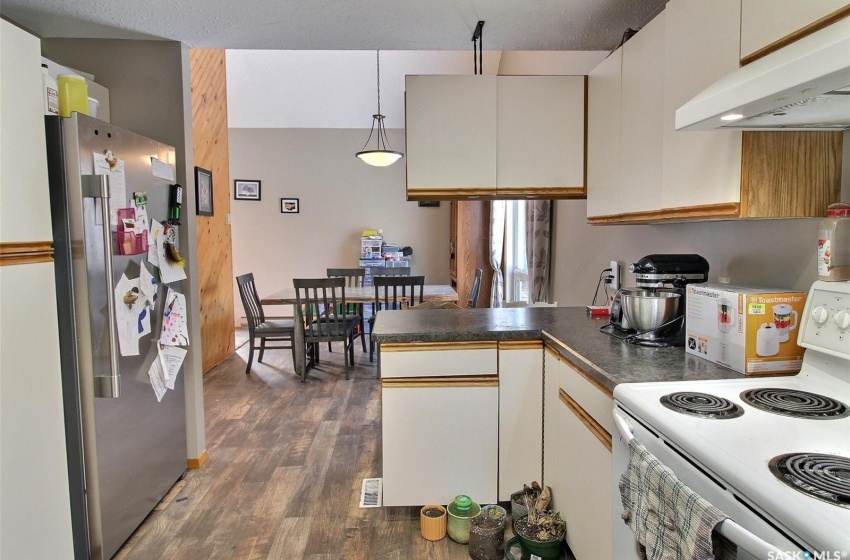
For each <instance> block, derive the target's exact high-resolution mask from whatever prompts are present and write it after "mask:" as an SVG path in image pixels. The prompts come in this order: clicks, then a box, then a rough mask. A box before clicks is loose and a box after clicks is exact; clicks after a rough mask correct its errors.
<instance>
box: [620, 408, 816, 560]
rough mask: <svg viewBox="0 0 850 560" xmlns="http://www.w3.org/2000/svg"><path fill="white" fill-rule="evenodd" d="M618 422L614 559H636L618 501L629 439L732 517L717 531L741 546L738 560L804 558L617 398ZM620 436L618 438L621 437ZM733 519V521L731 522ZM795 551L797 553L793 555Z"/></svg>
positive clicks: (798, 549) (777, 531)
mask: <svg viewBox="0 0 850 560" xmlns="http://www.w3.org/2000/svg"><path fill="white" fill-rule="evenodd" d="M614 424H615V425H616V426H617V431H618V432H619V434H616V435H615V436H614V438H613V453H614V480H613V484H614V492H613V513H614V515H613V524H614V528H613V531H614V533H613V534H614V558H616V559H617V560H636V559H638V558H640V555H639V553H638V551H637V543H636V541H635V535H634V533H633V532H632V531H631V529H629V527H628V525H626V524H625V522H624V521H623V520H622V519H621V518H620V513H621V512H622V511H623V505H622V502H621V501H620V492H619V487H618V483H619V479H620V476H621V475H622V474H623V472H625V470H626V466H627V465H628V461H629V446H628V443H629V441H630V440H631V439H632V438H634V439H636V440H637V441H638V442H640V443H641V444H643V445H644V446H645V447H646V448H647V449H648V450H649V452H650V453H652V454H653V455H655V457H656V458H658V460H659V461H661V463H663V464H664V465H666V466H667V467H668V468H670V470H672V471H673V472H674V473H675V474H676V476H677V477H678V478H679V480H681V481H682V482H683V483H685V485H687V486H688V487H689V488H690V489H691V490H693V491H694V492H696V493H697V494H699V495H700V496H702V497H703V498H704V499H706V500H707V501H708V502H710V503H712V504H713V505H714V506H716V507H717V508H719V509H720V510H721V511H722V512H724V513H725V514H726V515H728V516H729V517H730V519H727V520H726V521H724V522H723V523H721V524H720V526H719V528H718V531H719V532H720V533H721V534H722V535H724V536H725V537H726V538H728V539H729V540H730V541H732V542H733V543H735V544H736V545H738V560H776V559H788V560H790V559H792V558H802V557H803V556H802V555H801V552H802V548H801V547H800V546H798V545H797V544H795V543H794V542H793V541H792V540H791V539H790V537H788V536H787V535H786V534H785V533H784V532H783V531H782V530H781V529H780V528H779V527H777V526H775V525H774V524H773V523H771V522H768V521H767V520H766V519H765V518H764V517H763V516H761V515H760V514H759V513H757V512H756V510H755V509H754V508H751V507H750V506H748V505H747V504H746V503H745V500H742V499H740V498H736V495H735V492H734V490H733V489H731V488H728V487H727V486H726V485H725V484H724V483H723V482H722V481H720V480H719V479H717V478H715V477H713V476H711V475H710V474H708V473H707V472H706V471H705V470H704V469H702V468H701V467H697V466H696V463H695V462H694V461H693V460H692V459H690V458H688V457H686V456H685V455H684V453H682V452H681V451H680V450H677V449H675V448H674V447H672V446H671V445H670V444H668V443H667V442H666V441H664V440H663V439H662V438H661V437H660V436H659V435H658V434H656V433H655V432H654V431H653V430H651V429H649V428H648V427H647V426H646V424H644V423H642V422H641V421H639V420H637V418H636V417H635V416H634V415H632V414H630V413H629V412H628V411H627V410H625V409H624V408H623V407H622V405H620V404H619V403H616V402H615V406H614ZM618 436H619V437H618ZM733 520H734V521H733ZM794 553H797V555H796V556H795V555H794Z"/></svg>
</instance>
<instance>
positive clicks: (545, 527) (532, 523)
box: [505, 488, 567, 560]
mask: <svg viewBox="0 0 850 560" xmlns="http://www.w3.org/2000/svg"><path fill="white" fill-rule="evenodd" d="M547 490H548V488H547ZM545 507H548V500H547V502H546V506H543V508H541V507H540V504H539V503H538V501H537V500H535V499H534V498H527V499H526V508H528V513H527V514H525V515H523V516H522V517H520V518H518V519H516V520H514V531H515V532H516V536H515V537H514V538H512V539H511V540H510V541H508V544H506V545H505V556H507V558H508V559H509V560H514V557H513V555H512V554H511V548H512V547H513V546H515V545H517V544H519V545H520V549H521V550H522V559H523V560H529V559H530V558H540V560H558V559H559V558H560V557H561V545H562V543H563V541H564V537H565V536H566V535H567V524H566V522H564V520H563V519H562V518H561V514H560V513H558V512H557V511H552V510H548V509H545Z"/></svg>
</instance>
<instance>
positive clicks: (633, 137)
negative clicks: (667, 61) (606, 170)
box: [620, 12, 665, 212]
mask: <svg viewBox="0 0 850 560" xmlns="http://www.w3.org/2000/svg"><path fill="white" fill-rule="evenodd" d="M664 18H665V14H664V12H662V13H661V14H659V15H658V16H656V17H655V18H654V19H653V20H652V21H651V22H649V23H648V24H647V25H646V26H644V27H643V29H641V30H640V32H639V33H638V34H637V35H635V36H634V37H632V38H631V39H630V40H629V41H628V42H627V43H626V44H625V45H623V88H622V96H621V103H622V105H621V114H620V127H621V130H620V182H621V184H622V188H621V190H620V196H621V198H622V202H623V204H625V205H626V207H628V208H629V209H630V210H631V211H633V212H640V211H644V210H655V209H658V208H660V207H661V144H662V134H661V132H662V123H663V122H664V103H663V100H664V78H665V77H664V64H663V63H662V62H661V61H663V60H664V24H665V19H664Z"/></svg>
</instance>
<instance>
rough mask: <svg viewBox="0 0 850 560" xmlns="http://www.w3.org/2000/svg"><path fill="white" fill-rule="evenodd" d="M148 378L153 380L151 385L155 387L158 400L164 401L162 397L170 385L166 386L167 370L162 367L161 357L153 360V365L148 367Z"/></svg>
mask: <svg viewBox="0 0 850 560" xmlns="http://www.w3.org/2000/svg"><path fill="white" fill-rule="evenodd" d="M148 378H149V379H150V380H151V387H153V392H154V394H156V400H157V402H162V397H163V396H164V395H165V391H166V389H168V387H166V386H165V372H164V371H163V369H162V362H161V361H160V360H159V359H155V360H154V361H153V362H151V367H149V368H148Z"/></svg>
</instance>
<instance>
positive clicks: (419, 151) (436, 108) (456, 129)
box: [405, 76, 497, 200]
mask: <svg viewBox="0 0 850 560" xmlns="http://www.w3.org/2000/svg"><path fill="white" fill-rule="evenodd" d="M405 91H406V95H405V106H406V110H405V115H406V116H405V138H406V140H405V142H406V146H405V149H406V151H407V154H405V156H406V157H405V160H406V164H407V197H408V200H446V198H447V197H448V198H452V197H454V198H463V197H464V196H466V197H468V196H492V195H493V194H495V189H496V134H497V124H496V107H497V102H496V76H407V77H406V79H405Z"/></svg>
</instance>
